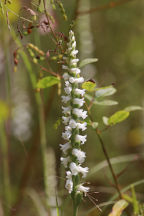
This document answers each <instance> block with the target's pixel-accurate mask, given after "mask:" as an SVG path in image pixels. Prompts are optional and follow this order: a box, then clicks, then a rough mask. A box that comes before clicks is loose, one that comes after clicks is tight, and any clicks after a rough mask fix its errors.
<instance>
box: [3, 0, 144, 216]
mask: <svg viewBox="0 0 144 216" xmlns="http://www.w3.org/2000/svg"><path fill="white" fill-rule="evenodd" d="M18 2H19V4H20V5H21V6H20V7H24V6H27V7H30V8H32V9H33V10H35V7H34V5H33V4H31V2H30V1H18ZM108 2H109V1H108V0H102V1H94V0H91V1H90V0H81V3H80V5H79V11H82V10H88V9H90V8H95V7H99V6H101V5H105V4H108ZM115 2H116V1H115ZM33 3H34V4H36V1H33ZM75 4H76V2H75V1H73V0H72V1H67V0H63V5H64V7H65V10H66V13H67V15H68V21H67V22H66V21H64V20H63V17H62V15H61V13H60V12H59V11H57V10H56V11H55V10H53V11H52V9H51V13H52V15H54V17H55V19H56V24H55V26H54V31H56V32H59V33H60V32H62V33H64V34H65V35H67V33H68V29H69V25H70V24H71V22H72V19H73V16H74V11H75ZM14 8H15V9H17V8H16V7H14ZM0 10H1V9H0ZM143 10H144V2H143V1H142V0H131V1H129V2H126V3H125V4H122V5H119V6H117V7H114V8H110V9H106V10H98V11H96V12H93V13H91V14H87V15H83V16H79V17H78V19H77V23H76V26H75V33H76V39H77V46H78V48H79V50H80V52H79V57H80V59H83V58H86V57H96V58H98V59H99V60H98V62H97V63H95V64H93V65H90V66H89V67H87V68H84V70H83V71H82V73H83V75H84V77H85V79H86V80H88V79H91V78H93V79H94V80H95V81H96V84H97V86H98V87H101V86H108V85H111V84H114V86H115V88H116V89H117V93H116V94H115V95H114V96H112V99H115V100H117V101H118V102H119V104H118V105H116V106H98V105H97V106H96V105H95V106H94V107H93V108H92V115H93V118H94V119H95V121H98V122H100V128H101V127H102V117H103V116H110V115H112V114H113V113H114V112H115V111H117V110H120V109H123V108H124V107H126V106H130V105H139V106H143V104H144V98H143V91H144V25H143V21H144V13H143ZM16 13H19V14H20V16H23V17H26V18H29V16H30V15H29V14H28V13H27V12H26V11H25V10H24V9H21V10H20V11H17V10H16ZM39 16H40V17H41V16H42V14H40V15H39ZM15 18H16V17H15ZM15 18H14V19H12V20H11V18H10V26H11V30H9V29H8V25H7V24H6V20H5V22H4V18H3V16H0V100H1V101H3V103H6V104H7V106H8V109H9V111H10V115H9V117H8V118H7V120H6V121H5V124H4V125H5V126H4V131H5V133H6V142H7V143H8V152H9V156H8V158H9V171H10V181H11V183H10V184H11V205H10V206H7V204H6V203H3V202H4V201H3V194H2V191H3V183H2V181H1V184H0V202H1V206H6V208H9V209H10V212H11V213H10V214H11V215H14V214H15V215H19V216H23V215H26V214H27V215H28V216H33V215H37V214H36V210H35V207H34V205H33V203H32V201H31V200H30V195H28V194H32V192H30V190H31V189H32V190H34V191H36V193H37V195H38V197H40V198H41V200H42V202H44V185H43V169H42V155H41V150H40V133H39V119H38V107H37V104H36V99H35V90H34V89H33V88H32V84H31V80H30V76H29V75H30V74H29V72H28V70H27V67H26V65H25V63H24V62H23V60H22V59H21V57H20V58H19V63H18V66H17V71H16V72H14V63H13V53H14V51H15V49H16V48H17V45H16V43H15V42H14V40H13V37H12V29H14V31H15V33H16V37H17V38H19V39H20V35H19V33H18V29H17V24H19V27H20V28H23V25H24V23H23V21H22V20H21V19H19V18H17V19H15ZM20 41H21V43H22V44H23V45H25V44H27V43H28V42H30V43H33V44H34V45H36V46H38V47H39V48H40V49H41V50H43V51H44V52H47V51H48V50H51V49H55V46H54V44H53V43H52V39H51V34H50V33H49V32H47V33H41V32H40V31H39V30H38V29H34V30H32V33H31V34H29V35H27V36H24V37H23V39H22V40H21V39H20ZM30 63H31V65H32V69H33V73H34V74H35V75H36V77H37V80H38V79H39V77H40V67H39V66H38V65H36V64H34V63H33V62H32V61H31V60H30ZM41 65H43V66H44V67H46V68H49V67H51V68H52V70H53V71H55V72H57V71H59V70H60V67H61V66H60V65H58V64H56V62H55V61H52V60H49V59H48V60H47V61H44V62H42V63H41ZM43 74H44V76H45V75H47V72H44V73H43ZM42 97H43V102H44V110H45V123H46V136H47V148H48V150H47V151H48V154H49V153H50V155H49V156H48V158H51V157H52V159H50V161H48V169H49V177H51V176H53V178H52V180H51V178H49V181H50V182H51V181H52V182H55V183H54V186H53V187H54V188H55V187H56V188H55V190H57V194H59V195H58V196H59V200H60V203H64V204H65V205H63V204H62V208H63V209H64V210H63V215H67V214H68V213H69V214H70V215H71V209H70V208H69V206H71V205H70V201H69V199H68V200H67V199H66V197H67V194H66V192H65V191H64V189H63V187H64V179H61V178H60V177H63V178H64V169H63V167H61V164H60V160H59V158H60V156H61V152H60V149H59V144H60V143H61V142H62V138H61V133H62V130H63V126H62V125H60V126H59V127H58V129H55V128H54V124H55V123H56V121H57V120H58V119H59V118H60V117H61V98H60V95H58V88H57V86H54V87H52V88H48V89H45V90H43V91H42ZM0 112H1V110H0ZM102 137H103V140H104V143H105V146H106V149H107V151H108V153H109V156H110V158H113V157H115V161H116V162H115V164H114V165H113V167H114V170H115V172H116V173H117V174H119V173H121V175H120V177H119V178H118V180H119V184H120V188H125V187H126V186H128V185H129V184H131V183H134V182H137V181H139V180H142V179H144V153H143V151H144V113H143V111H136V112H132V113H131V115H130V117H129V118H128V119H127V120H126V121H125V122H123V123H120V124H118V125H116V126H115V127H112V128H110V129H108V130H106V131H105V132H104V133H103V134H102ZM0 142H1V144H0V145H2V135H1V140H0ZM84 149H85V151H86V154H87V160H86V165H87V166H88V167H89V168H90V170H91V169H93V168H94V167H95V166H96V167H97V168H98V167H99V166H100V163H101V162H102V161H104V160H105V157H104V155H103V152H102V149H101V146H100V143H99V141H98V139H97V137H96V135H95V132H94V131H92V130H91V128H88V139H87V143H86V145H85V146H84ZM0 154H1V156H0V163H1V165H2V164H3V162H2V160H3V157H4V155H3V152H2V151H1V150H0ZM128 155H130V156H131V157H130V156H128ZM119 156H126V157H125V158H126V160H128V162H121V163H119V160H120V158H119ZM129 158H130V159H129ZM51 166H52V167H53V169H51ZM2 178H3V173H2V172H1V173H0V179H2ZM87 181H89V182H90V183H91V186H90V187H91V190H92V191H96V192H99V193H98V194H95V195H93V196H94V197H95V198H96V199H98V201H97V202H96V203H97V205H98V204H100V203H103V202H107V201H108V200H110V198H111V197H112V196H113V195H114V194H115V192H116V190H115V188H114V187H113V180H112V177H111V173H110V172H109V168H108V166H107V165H106V166H105V167H104V168H102V169H100V170H99V171H97V172H94V173H93V174H92V175H90V176H88V177H87ZM56 185H57V186H56ZM30 188H31V189H30ZM26 189H27V190H28V193H24V194H22V192H23V191H25V190H26ZM55 190H54V191H52V192H50V193H52V195H54V196H55ZM136 191H137V196H138V198H139V200H140V201H141V202H143V201H144V195H143V193H144V187H143V184H141V185H139V186H137V187H136ZM31 196H32V195H31ZM34 197H36V196H35V195H34ZM64 198H65V199H64ZM32 200H33V198H32ZM63 200H65V202H63ZM54 202H55V201H54ZM15 203H17V204H16V206H15ZM52 203H53V202H52ZM50 205H51V204H50ZM52 205H53V204H52ZM54 205H55V204H54ZM93 207H94V204H93V203H92V202H91V201H90V200H89V198H86V199H85V201H84V203H83V205H82V207H81V215H83V212H84V211H88V210H89V209H92V208H93ZM110 208H111V205H110V206H107V210H106V211H105V213H104V215H107V212H110ZM1 209H2V207H1ZM96 211H97V210H95V211H94V213H90V214H89V215H98V214H97V213H96ZM2 215H3V213H2V210H1V213H0V216H2ZM51 215H52V216H54V215H56V213H55V212H53V213H52V212H51Z"/></svg>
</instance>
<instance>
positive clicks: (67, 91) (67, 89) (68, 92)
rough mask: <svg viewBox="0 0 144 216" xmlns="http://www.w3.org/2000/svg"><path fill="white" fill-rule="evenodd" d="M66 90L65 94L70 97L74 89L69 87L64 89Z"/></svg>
mask: <svg viewBox="0 0 144 216" xmlns="http://www.w3.org/2000/svg"><path fill="white" fill-rule="evenodd" d="M64 90H65V93H66V94H68V95H69V94H70V93H71V91H72V87H71V86H67V87H65V88H64Z"/></svg>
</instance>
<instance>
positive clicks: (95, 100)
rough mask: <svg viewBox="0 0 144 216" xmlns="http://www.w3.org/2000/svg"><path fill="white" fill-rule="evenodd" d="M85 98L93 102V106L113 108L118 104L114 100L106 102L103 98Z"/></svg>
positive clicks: (87, 95) (87, 96) (88, 96)
mask: <svg viewBox="0 0 144 216" xmlns="http://www.w3.org/2000/svg"><path fill="white" fill-rule="evenodd" d="M85 98H86V99H88V100H89V101H92V100H93V104H96V105H101V106H113V105H117V104H118V102H117V101H114V100H104V99H103V98H101V99H100V100H99V99H94V97H92V96H91V95H89V94H85Z"/></svg>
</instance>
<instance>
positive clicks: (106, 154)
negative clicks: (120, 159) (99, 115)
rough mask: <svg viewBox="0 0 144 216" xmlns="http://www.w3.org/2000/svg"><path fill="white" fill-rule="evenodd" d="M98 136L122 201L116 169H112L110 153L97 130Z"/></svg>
mask: <svg viewBox="0 0 144 216" xmlns="http://www.w3.org/2000/svg"><path fill="white" fill-rule="evenodd" d="M96 134H97V137H98V139H99V141H100V144H101V147H102V150H103V153H104V155H105V158H106V160H107V163H108V166H109V169H110V171H111V174H112V177H113V180H114V182H115V187H116V189H117V192H118V194H119V198H120V199H122V194H121V191H120V188H119V184H118V180H117V176H116V174H115V172H114V169H113V167H112V164H111V161H110V158H109V155H108V152H107V150H106V148H105V145H104V142H103V140H102V138H101V136H100V134H99V133H98V132H97V130H96Z"/></svg>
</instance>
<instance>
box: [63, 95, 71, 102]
mask: <svg viewBox="0 0 144 216" xmlns="http://www.w3.org/2000/svg"><path fill="white" fill-rule="evenodd" d="M61 98H62V102H63V103H67V102H68V101H70V99H71V97H70V96H61Z"/></svg>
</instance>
